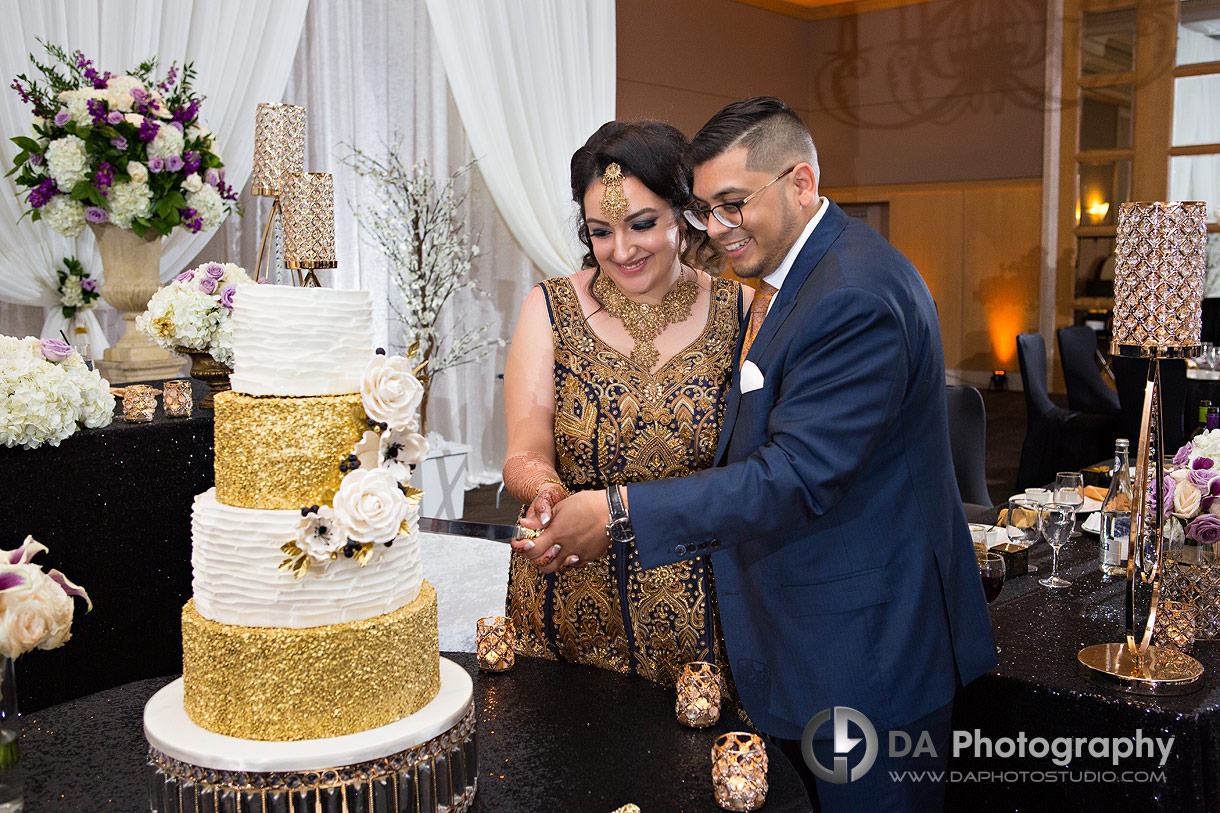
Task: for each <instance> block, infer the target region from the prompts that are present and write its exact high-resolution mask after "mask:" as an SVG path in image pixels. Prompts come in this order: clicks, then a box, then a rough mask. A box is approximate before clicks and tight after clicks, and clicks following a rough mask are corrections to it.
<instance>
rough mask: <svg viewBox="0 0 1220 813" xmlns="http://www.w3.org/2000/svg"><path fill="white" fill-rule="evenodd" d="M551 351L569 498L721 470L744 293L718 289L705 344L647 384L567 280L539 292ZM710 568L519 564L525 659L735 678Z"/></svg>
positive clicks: (617, 551)
mask: <svg viewBox="0 0 1220 813" xmlns="http://www.w3.org/2000/svg"><path fill="white" fill-rule="evenodd" d="M541 285H542V288H543V291H544V292H545V294H546V300H547V308H548V309H549V311H550V315H551V328H552V334H553V336H554V345H555V452H556V468H557V469H558V471H559V477H560V479H561V480H562V481H563V485H564V487H565V488H567V489H568V491H569V492H570V493H575V492H577V491H584V490H586V489H604V488H606V487H607V486H608V485H610V484H611V483H614V484H620V485H622V484H627V483H635V482H641V481H645V480H658V479H661V478H663V477H681V476H683V475H686V474H689V473H691V472H693V471H697V470H698V469H703V468H707V467H709V466H711V465H712V463H713V460H714V456H715V453H716V443H717V441H718V440H719V437H720V425H721V421H722V419H723V417H724V396H725V394H726V393H727V391H728V388H729V383H730V380H731V378H732V371H733V365H734V363H735V358H734V351H735V349H736V346H737V333H738V330H739V324H740V318H741V317H740V314H741V293H740V291H741V289H740V287H739V286H738V284H737V283H735V282H730V281H728V280H720V279H713V280H712V290H711V306H710V308H709V311H708V319H707V324H706V325H705V326H704V329H703V332H702V334H700V336H699V337H698V338H697V339H695V341H693V342H692V343H691V344H690V345H688V346H687V347H686V348H685V349H684V350H682V351H681V352H679V353H678V354H677V355H676V356H674V357H673V358H672V359H670V360H669V361H668V362H666V363H665V365H664V366H663V367H661V368H660V369H659V370H657V372H656V373H652V372H650V371H648V370H643V369H640V368H639V367H638V366H637V365H636V364H635V363H634V362H632V360H631V359H630V358H629V357H627V356H625V355H623V354H622V353H619V352H618V351H617V350H615V349H613V348H612V347H610V345H608V344H606V343H605V342H604V341H602V340H601V339H599V338H598V337H597V336H596V335H595V334H594V332H593V331H592V329H590V327H589V324H588V322H586V321H585V318H584V315H583V314H582V313H581V308H580V302H579V301H578V299H577V296H576V290H575V289H574V288H573V286H572V282H571V280H569V279H568V278H566V277H556V278H552V279H548V280H546V281H545V282H543V283H541ZM712 579H713V577H712V572H711V563H710V561H709V560H708V559H707V557H702V558H699V559H691V560H687V561H685V562H680V563H678V564H676V565H667V566H664V567H659V568H655V569H653V570H644V569H643V568H641V567H640V565H639V562H638V560H637V557H636V552H635V547H634V546H633V545H629V546H626V547H624V546H621V545H613V546H611V548H610V551H609V553H608V554H607V555H606V556H604V557H602V558H601V559H599V560H597V561H596V562H594V563H593V564H591V565H588V566H586V567H581V568H576V569H574V570H571V571H568V572H566V573H559V574H554V575H549V576H543V575H541V574H539V573H538V572H537V571H536V570H535V569H534V567H533V566H532V565H531V564H530V563H529V560H527V559H525V558H524V557H523V556H521V555H519V554H513V557H512V562H511V564H510V568H509V584H508V602H507V603H508V615H509V616H510V617H511V618H512V620H513V624H514V625H515V626H516V629H517V649H518V651H519V652H521V653H522V654H524V655H529V656H533V657H539V658H549V659H552V660H554V659H563V660H565V661H573V662H576V663H584V664H589V665H591V666H598V667H602V668H605V669H613V670H615V671H617V672H632V673H635V674H638V675H640V676H642V677H645V678H648V679H649V680H653V681H656V682H658V683H664V684H667V685H669V686H673V685H674V683H675V682H676V680H677V676H678V673H679V672H680V670H681V668H682V664H684V663H687V662H689V661H713V662H716V663H719V664H721V667H722V669H723V672H724V674H725V675H726V676H727V672H728V670H727V662H726V661H725V660H724V658H723V657H722V654H721V651H722V648H723V645H722V643H721V640H720V635H719V630H718V628H719V621H718V617H717V615H716V592H715V587H714V582H713V580H712Z"/></svg>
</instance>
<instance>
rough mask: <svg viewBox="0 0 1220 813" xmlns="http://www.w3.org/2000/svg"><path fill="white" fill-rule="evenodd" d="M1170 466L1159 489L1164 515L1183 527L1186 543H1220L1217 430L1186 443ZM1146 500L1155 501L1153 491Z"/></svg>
mask: <svg viewBox="0 0 1220 813" xmlns="http://www.w3.org/2000/svg"><path fill="white" fill-rule="evenodd" d="M1173 463H1174V467H1173V468H1172V469H1170V470H1169V471H1168V472H1167V473H1166V474H1165V479H1164V482H1162V483H1161V489H1160V493H1161V498H1162V499H1164V501H1165V513H1166V514H1168V515H1172V516H1174V517H1176V518H1177V519H1178V520H1180V521H1181V522H1182V523H1183V525H1184V526H1185V534H1186V538H1187V539H1193V540H1195V541H1197V542H1199V543H1201V544H1204V545H1211V544H1214V543H1216V542H1220V429H1212V430H1210V431H1207V432H1203V433H1201V434H1199V435H1197V436H1196V437H1195V438H1194V439H1193V440H1191V441H1188V442H1187V443H1186V444H1185V445H1184V446H1182V448H1180V449H1178V452H1177V454H1176V455H1174V458H1173ZM1149 496H1150V497H1151V498H1152V499H1153V500H1155V499H1156V490H1155V489H1150V494H1149ZM1152 505H1153V508H1155V507H1156V503H1155V502H1153V504H1152Z"/></svg>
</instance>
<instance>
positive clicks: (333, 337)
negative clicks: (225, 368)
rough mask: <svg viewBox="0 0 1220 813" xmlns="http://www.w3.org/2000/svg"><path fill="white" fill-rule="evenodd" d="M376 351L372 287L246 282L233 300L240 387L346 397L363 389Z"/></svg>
mask: <svg viewBox="0 0 1220 813" xmlns="http://www.w3.org/2000/svg"><path fill="white" fill-rule="evenodd" d="M372 352H373V299H372V296H371V295H370V294H369V292H368V291H337V290H334V289H332V288H291V287H288V286H284V285H247V286H244V287H242V288H241V290H240V291H238V292H237V295H236V299H235V300H234V303H233V359H234V362H233V364H234V366H233V373H232V375H230V376H229V381H230V383H231V385H232V387H233V389H234V390H236V391H237V392H244V393H246V394H248V395H343V394H345V393H350V392H358V391H359V390H360V377H361V375H362V374H363V373H364V368H365V365H366V364H367V363H368V360H369V355H370V354H371V353H372Z"/></svg>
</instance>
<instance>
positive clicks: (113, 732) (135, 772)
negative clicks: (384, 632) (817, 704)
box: [17, 653, 810, 813]
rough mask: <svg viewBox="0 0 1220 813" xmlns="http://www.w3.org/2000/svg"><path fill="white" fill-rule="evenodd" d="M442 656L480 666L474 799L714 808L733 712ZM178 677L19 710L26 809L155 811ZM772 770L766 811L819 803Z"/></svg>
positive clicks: (514, 804)
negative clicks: (152, 722)
mask: <svg viewBox="0 0 1220 813" xmlns="http://www.w3.org/2000/svg"><path fill="white" fill-rule="evenodd" d="M445 657H447V658H449V659H450V660H453V661H454V662H456V663H458V664H459V665H461V666H462V667H463V668H465V669H466V671H467V672H469V673H470V674H471V675H472V676H474V693H475V704H476V713H477V715H478V722H477V726H478V742H479V786H478V792H477V794H476V795H475V800H474V807H473V808H472V810H474V811H483V812H484V813H491V812H492V811H496V813H503V812H504V811H589V813H610V811H612V810H615V809H616V808H618V807H620V806H622V805H625V804H627V803H629V802H634V803H635V804H638V805H639V806H640V808H641V809H642V810H643V811H645V813H659V811H666V813H677V811H702V810H707V811H712V810H719V808H718V807H717V806H716V803H715V800H714V798H713V796H712V780H711V749H712V743H713V742H714V741H715V739H716V737H718V736H719V735H720V734H722V733H724V732H726V731H731V730H734V729H739V728H742V726H741V724H740V723H739V721H737V720H736V719H735V718H730V719H728V720H721V722H720V723H719V724H718V725H716V726H713V727H711V728H705V729H700V730H694V729H690V728H686V727H684V726H682V725H680V724H679V723H678V722H677V721H676V720H675V719H674V697H673V692H671V691H667V690H665V689H662V688H660V687H658V686H656V685H654V684H652V683H649V682H647V681H645V680H642V679H640V678H633V677H626V676H623V675H618V674H615V673H612V672H607V671H605V670H601V669H593V668H591V667H587V666H576V665H573V664H566V663H554V662H550V661H541V660H533V659H530V658H521V659H519V660H518V661H517V666H516V667H515V668H514V669H513V670H512V671H510V672H505V673H502V674H498V675H488V674H483V673H481V672H479V671H478V669H477V667H476V665H475V658H474V655H472V654H469V653H446V654H445ZM22 666H24V664H22ZM20 671H21V670H20V669H19V674H18V676H17V680H18V683H20V682H21V681H22V680H23V679H24V678H25V675H24V674H21V673H20ZM169 680H170V678H164V677H162V678H152V679H149V680H142V681H137V682H134V683H129V684H127V685H125V686H119V687H117V688H114V689H110V690H108V691H104V692H100V693H98V694H94V695H91V696H89V697H84V698H80V699H78V700H75V701H72V702H69V703H64V704H62V705H58V706H53V707H51V708H48V709H44V710H43V711H41V712H39V713H37V714H32V715H23V716H22V720H21V723H22V735H21V761H22V763H23V765H24V769H25V801H26V810H27V811H29V813H39V812H40V811H56V812H57V813H58V811H100V810H119V811H138V810H147V809H148V797H147V791H146V789H145V780H144V772H143V769H144V758H145V754H146V748H147V746H146V744H145V742H144V735H143V724H142V719H143V711H144V703H145V701H146V700H148V698H149V697H151V696H152V695H153V693H154V692H156V690H157V689H159V688H161V686H163V685H165V684H166V683H168V682H169ZM767 779H768V783H769V784H770V790H769V791H768V793H767V800H766V805H765V806H764V807H763V810H765V811H775V813H779V812H780V811H808V810H809V809H810V808H809V803H808V800H807V798H806V797H805V790H804V787H803V786H802V785H801V781H800V778H799V777H798V776H797V774H796V771H795V770H794V769H793V768H792V766H791V765H790V764H789V763H788V762H787V761H786V760H785V759H784V756H783V755H782V754H780V753H779V752H778V750H777V749H772V752H771V754H770V770H769V771H768V775H767Z"/></svg>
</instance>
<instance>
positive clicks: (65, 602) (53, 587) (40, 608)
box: [0, 568, 73, 658]
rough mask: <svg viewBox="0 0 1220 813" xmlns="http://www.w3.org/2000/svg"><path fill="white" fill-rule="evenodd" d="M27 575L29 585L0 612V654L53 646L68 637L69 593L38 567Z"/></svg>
mask: <svg viewBox="0 0 1220 813" xmlns="http://www.w3.org/2000/svg"><path fill="white" fill-rule="evenodd" d="M30 576H31V577H32V581H33V589H32V590H31V591H30V592H29V593H28V594H26V595H25V596H24V597H23V598H21V599H19V600H17V601H15V602H12V603H6V604H5V607H4V612H3V613H0V654H3V655H6V656H7V657H10V658H16V657H17V656H18V655H21V654H22V653H25V652H29V651H30V650H31V649H33V648H35V647H38V648H40V649H55V648H56V647H58V646H60V645H62V644H63V643H64V641H66V640H68V638H69V637H71V628H72V610H73V607H72V599H71V597H69V596H68V594H67V593H65V592H64V590H63V588H62V587H60V586H59V585H58V584H56V583H55V582H54V581H53V580H52V579H51V577H50V576H47V575H46V574H45V573H43V572H42V571H41V570H40V569H38V568H31V570H30Z"/></svg>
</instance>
